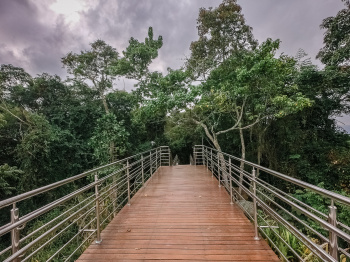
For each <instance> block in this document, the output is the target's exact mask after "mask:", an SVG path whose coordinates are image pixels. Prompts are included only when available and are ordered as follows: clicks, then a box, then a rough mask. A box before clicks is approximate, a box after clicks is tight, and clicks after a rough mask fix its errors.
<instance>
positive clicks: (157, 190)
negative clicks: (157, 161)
mask: <svg viewBox="0 0 350 262" xmlns="http://www.w3.org/2000/svg"><path fill="white" fill-rule="evenodd" d="M101 236H102V239H103V241H102V243H101V244H95V243H94V244H92V245H91V246H90V247H89V248H88V249H87V250H86V251H85V252H84V253H83V254H82V255H81V257H80V258H79V260H77V261H79V262H84V261H133V262H135V261H179V260H182V261H279V259H278V258H277V256H276V255H275V253H274V252H273V251H272V250H271V249H270V247H269V246H268V245H267V243H266V242H265V241H264V240H259V241H256V240H254V239H253V237H254V229H253V226H252V224H251V223H250V222H249V220H248V219H247V218H246V217H245V215H244V214H243V212H242V211H241V210H240V209H239V207H237V206H236V205H230V197H229V195H228V194H227V192H226V191H225V189H224V188H223V187H221V188H219V187H218V182H217V180H216V179H215V177H214V178H213V177H212V176H211V173H210V172H208V171H206V169H205V167H203V166H174V167H161V169H160V171H158V173H157V174H155V175H154V176H153V178H152V179H151V180H150V181H149V183H147V185H146V187H145V188H143V189H141V190H140V191H139V192H138V193H137V194H136V195H135V196H134V197H133V198H132V200H131V206H125V207H124V208H123V209H122V210H121V211H120V212H119V214H118V215H117V216H116V217H115V218H114V220H113V221H112V222H111V223H110V224H109V225H108V226H107V227H106V228H105V230H103V231H102V234H101Z"/></svg>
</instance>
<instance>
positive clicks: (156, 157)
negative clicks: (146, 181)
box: [154, 148, 158, 172]
mask: <svg viewBox="0 0 350 262" xmlns="http://www.w3.org/2000/svg"><path fill="white" fill-rule="evenodd" d="M157 170H158V148H156V170H155V171H154V172H157Z"/></svg>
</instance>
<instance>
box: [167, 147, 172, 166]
mask: <svg viewBox="0 0 350 262" xmlns="http://www.w3.org/2000/svg"><path fill="white" fill-rule="evenodd" d="M168 154H169V166H171V161H170V154H171V152H170V148H169V147H168Z"/></svg>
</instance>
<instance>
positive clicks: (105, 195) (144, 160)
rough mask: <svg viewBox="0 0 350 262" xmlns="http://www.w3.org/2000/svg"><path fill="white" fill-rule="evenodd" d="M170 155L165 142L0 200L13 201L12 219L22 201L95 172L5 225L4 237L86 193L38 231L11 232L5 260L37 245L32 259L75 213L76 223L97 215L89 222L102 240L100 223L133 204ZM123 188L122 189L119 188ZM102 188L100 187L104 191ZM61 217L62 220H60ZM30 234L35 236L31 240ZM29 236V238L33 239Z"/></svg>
mask: <svg viewBox="0 0 350 262" xmlns="http://www.w3.org/2000/svg"><path fill="white" fill-rule="evenodd" d="M163 155H164V156H166V158H162V156H163ZM168 155H170V149H169V147H165V146H163V147H158V148H154V149H151V150H147V151H144V152H142V153H139V154H136V155H133V156H130V157H127V158H124V159H121V160H118V161H115V162H113V163H110V164H107V165H104V166H101V167H98V168H94V169H92V170H89V171H86V172H83V173H81V174H78V175H76V176H73V177H70V178H67V179H64V180H61V181H58V182H55V183H52V184H50V185H46V186H43V187H40V188H37V189H34V190H32V191H29V192H26V193H23V194H20V195H17V196H14V197H11V198H8V199H5V200H2V201H0V209H1V208H3V207H6V206H9V205H11V204H12V205H13V208H12V210H11V220H12V218H14V216H16V215H15V214H14V213H13V212H17V213H18V208H17V203H18V202H20V201H23V200H25V199H28V198H31V197H34V196H37V195H39V194H42V193H45V192H48V191H50V190H53V189H55V188H58V187H60V186H63V185H66V184H68V183H71V182H74V181H76V180H78V179H81V178H85V177H88V176H89V175H92V174H94V175H95V181H91V182H89V181H88V180H84V181H83V182H84V183H83V184H82V186H81V187H80V188H75V189H74V187H73V188H72V189H71V191H70V193H68V194H66V195H64V196H62V197H60V198H58V199H55V200H53V201H52V202H50V203H48V204H44V205H43V206H41V207H38V208H37V209H36V210H34V211H31V212H29V213H28V214H26V215H24V216H22V217H19V216H18V217H17V218H14V220H12V221H11V223H8V224H5V225H1V226H0V237H1V236H2V235H4V234H9V233H10V232H19V231H20V230H22V228H23V227H24V226H25V225H27V224H28V222H31V221H35V220H33V219H36V218H37V217H39V216H41V215H43V214H46V213H48V212H51V210H53V209H54V208H56V207H58V206H64V205H63V204H65V203H66V202H67V201H72V200H74V199H75V197H78V196H79V197H80V196H83V197H84V198H83V202H80V203H79V204H78V205H77V206H71V205H72V204H69V206H67V207H68V210H64V211H63V213H59V214H58V216H56V217H55V218H54V219H53V220H51V221H49V222H46V223H45V224H43V225H41V226H40V227H39V228H34V231H29V235H27V234H26V235H24V236H23V237H22V238H20V237H19V234H15V235H14V234H12V233H11V239H12V245H11V246H10V247H8V248H5V249H3V250H0V252H1V253H0V254H1V256H5V260H4V261H12V260H13V259H16V258H18V257H19V256H20V255H22V254H24V253H25V252H26V251H28V249H31V248H33V249H32V250H31V251H30V252H29V253H30V254H29V255H25V258H23V259H24V261H25V260H27V259H29V258H30V257H32V256H33V255H35V254H36V253H37V252H39V251H40V250H41V249H43V248H45V246H47V244H48V243H49V242H52V241H56V238H57V237H58V235H56V236H54V237H53V238H50V239H49V240H48V242H45V243H44V244H42V245H40V246H39V247H38V244H40V243H41V242H42V241H44V240H45V239H46V238H47V237H48V236H49V235H50V234H52V232H54V231H55V230H56V229H57V230H58V229H59V228H60V227H61V226H64V224H65V223H66V222H68V221H69V220H70V219H73V217H75V216H76V215H78V216H77V218H76V219H74V221H73V222H72V223H77V222H78V220H81V219H82V218H83V217H85V216H87V215H89V216H90V215H91V214H92V215H93V216H95V218H94V219H93V220H90V222H88V225H90V224H91V223H92V222H94V221H96V223H97V225H95V226H96V227H97V228H96V229H94V232H93V233H92V234H90V236H92V235H94V234H95V233H96V238H97V240H96V241H97V242H99V241H100V226H102V225H106V224H105V223H106V222H109V221H110V217H111V215H113V214H114V213H115V212H118V210H119V209H120V207H122V206H124V204H125V202H126V201H128V202H127V203H128V204H130V198H131V197H132V196H133V195H134V194H135V193H136V192H137V191H138V190H139V189H140V187H141V184H142V186H145V182H148V180H149V179H150V178H151V177H152V175H153V174H155V173H156V172H157V171H158V169H159V168H160V166H161V165H164V164H168V165H171V163H170V159H169V158H168ZM99 176H100V177H99ZM141 179H142V181H141V182H139V180H141ZM131 187H132V188H133V190H132V191H131V190H130V188H131ZM93 188H95V193H94V194H90V193H93V192H91V191H90V190H91V189H93ZM99 188H100V189H99ZM119 188H120V189H121V190H119ZM98 191H100V194H99V192H98ZM54 192H55V191H54ZM113 194H117V197H116V198H113ZM126 195H127V196H126ZM86 197H87V198H86ZM122 198H124V199H122ZM87 199H89V200H88V202H87V204H85V203H84V202H85V200H87ZM99 202H101V203H103V205H101V208H100V207H99V204H98V203H99ZM68 203H72V202H68ZM83 203H84V204H83ZM94 203H95V204H94ZM82 204H83V205H82ZM94 205H95V207H94ZM87 207H88V211H86V212H85V211H84V209H85V208H87ZM16 210H17V211H16ZM70 212H73V213H72V214H69V213H70ZM81 212H83V215H80V213H81ZM63 214H67V215H68V216H67V217H65V216H63ZM100 215H101V218H102V222H101V221H100V219H99V216H100ZM106 216H107V217H106ZM58 219H59V220H58ZM61 219H62V221H60V220H61ZM54 221H55V222H54ZM72 223H70V224H69V225H68V226H65V227H64V228H63V229H59V234H62V233H64V232H65V231H66V230H67V229H68V228H69V227H70V226H71V225H72ZM79 223H80V222H79ZM85 226H86V225H85ZM41 230H45V231H43V232H44V233H40V231H41ZM36 234H37V235H36ZM39 234H40V235H39ZM79 234H80V232H78V233H77V234H75V235H74V236H73V238H76V237H77V236H79ZM29 236H30V238H31V240H29ZM27 240H29V242H28V241H27ZM71 240H72V239H71ZM68 241H70V240H68ZM86 241H87V239H85V240H84V241H83V243H85V242H86ZM24 242H25V243H24ZM16 243H19V244H25V246H23V247H18V246H17V244H16ZM81 245H82V244H81ZM81 245H80V246H81ZM66 246H67V245H64V246H61V248H60V249H59V251H57V252H55V254H53V255H52V256H51V257H50V259H52V258H53V257H55V256H56V255H57V254H58V253H59V252H60V251H61V250H63V249H64V248H65V247H66ZM80 246H79V247H80ZM11 248H12V254H11V255H9V256H6V255H5V252H9V251H10V249H11ZM78 249H79V248H77V249H76V250H75V251H73V253H70V256H69V257H71V256H72V255H73V254H74V253H75V252H76V251H77V250H78ZM7 254H8V253H7Z"/></svg>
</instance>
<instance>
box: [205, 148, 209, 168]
mask: <svg viewBox="0 0 350 262" xmlns="http://www.w3.org/2000/svg"><path fill="white" fill-rule="evenodd" d="M205 156H206V160H207V161H206V162H207V165H206V166H207V171H208V170H209V167H208V165H209V159H208V149H207V148H206V149H205Z"/></svg>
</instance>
